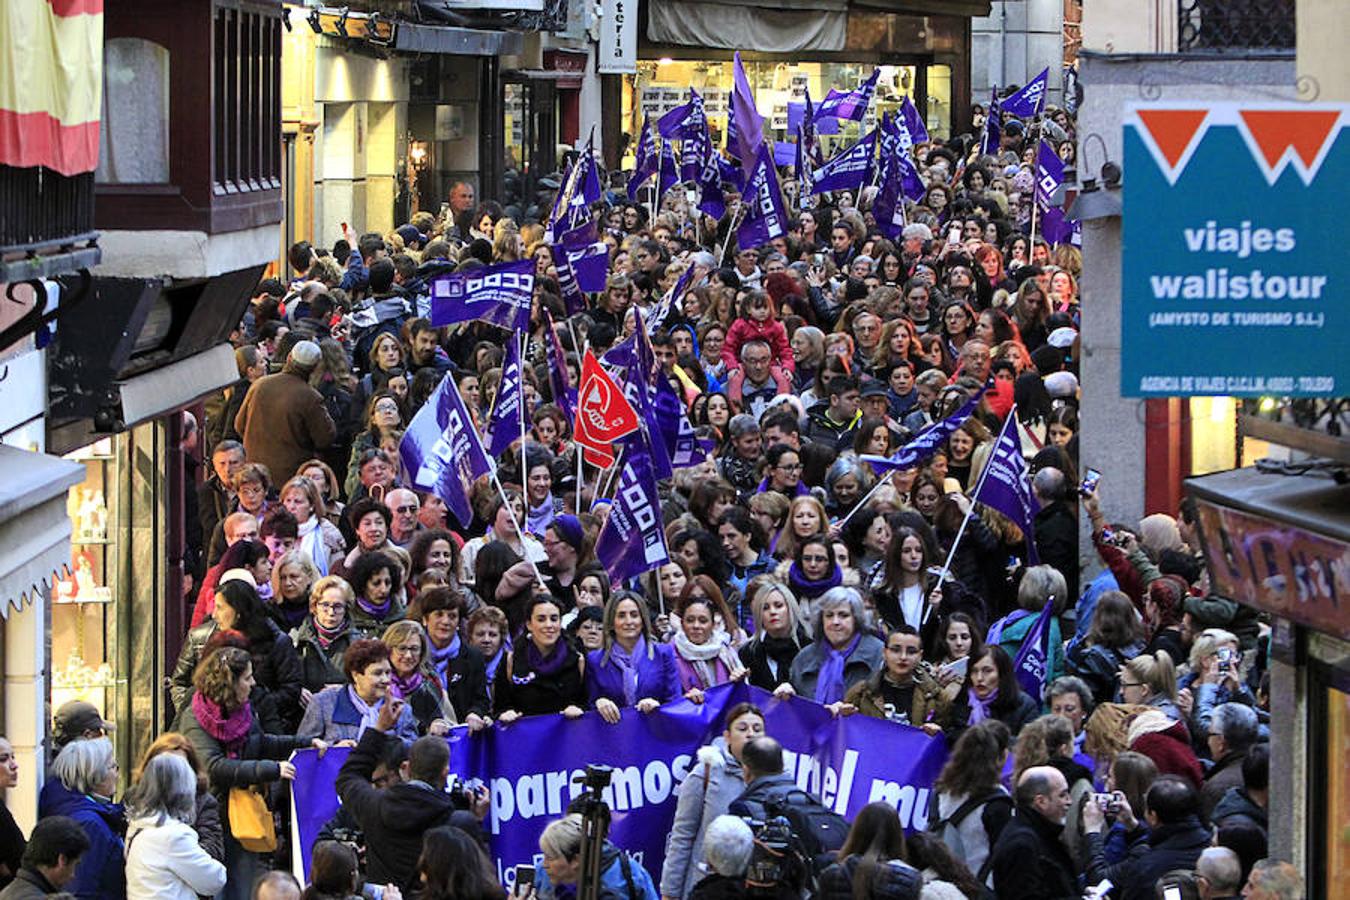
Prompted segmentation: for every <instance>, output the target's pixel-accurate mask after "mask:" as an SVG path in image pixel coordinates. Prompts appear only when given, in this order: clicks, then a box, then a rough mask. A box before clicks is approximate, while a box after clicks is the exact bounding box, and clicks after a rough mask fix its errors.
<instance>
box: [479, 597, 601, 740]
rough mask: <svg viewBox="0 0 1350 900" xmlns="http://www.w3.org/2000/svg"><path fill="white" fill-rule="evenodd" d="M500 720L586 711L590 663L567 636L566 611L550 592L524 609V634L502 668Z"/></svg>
mask: <svg viewBox="0 0 1350 900" xmlns="http://www.w3.org/2000/svg"><path fill="white" fill-rule="evenodd" d="M496 701H497V709H498V713H497V721H499V722H500V723H502V724H503V725H509V724H511V723H512V722H514V721H516V720H517V719H519V718H520V717H521V716H544V715H549V714H551V713H562V714H563V716H564V717H565V718H568V719H575V718H578V717H580V716H581V714H582V713H583V712H585V709H586V702H587V697H586V660H585V659H584V658H583V657H582V656H581V654H579V653H577V651H576V650H574V649H573V648H572V646H571V645H570V644H569V643H568V642H567V641H566V640H565V639H564V638H563V628H562V607H561V605H559V603H558V600H557V599H556V598H555V597H552V596H550V595H548V594H535V595H534V596H533V597H531V598H530V600H529V602H528V603H527V604H526V605H525V634H524V636H523V639H518V640H517V641H516V645H515V648H514V649H512V650H511V651H510V652H509V653H507V654H506V656H505V658H504V659H503V660H502V664H501V665H500V666H498V667H497V681H496Z"/></svg>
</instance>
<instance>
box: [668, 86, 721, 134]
mask: <svg viewBox="0 0 1350 900" xmlns="http://www.w3.org/2000/svg"><path fill="white" fill-rule="evenodd" d="M707 127H708V120H707V118H706V117H705V116H704V114H703V98H702V97H701V96H699V92H698V91H696V90H694V89H693V88H692V87H691V88H690V89H689V102H688V103H685V104H683V105H681V106H677V107H675V108H674V109H672V110H671V111H670V112H668V113H666V114H665V115H664V116H662V117H661V118H660V119H658V120H657V122H656V132H657V134H659V135H661V137H663V138H666V139H668V140H669V139H676V140H681V141H684V140H688V139H689V138H691V137H693V136H695V135H697V134H698V133H699V132H700V131H706V130H707Z"/></svg>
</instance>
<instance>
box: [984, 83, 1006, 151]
mask: <svg viewBox="0 0 1350 900" xmlns="http://www.w3.org/2000/svg"><path fill="white" fill-rule="evenodd" d="M1002 119H1003V113H1002V112H1001V111H1000V107H999V105H998V90H997V89H995V90H994V94H993V97H992V98H991V99H990V100H989V112H988V113H987V114H986V115H985V117H984V129H983V130H982V131H981V132H980V154H981V155H983V156H993V155H994V154H996V153H998V148H999V144H1000V142H1001V141H1002V139H1003V122H1002Z"/></svg>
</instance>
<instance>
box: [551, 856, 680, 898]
mask: <svg viewBox="0 0 1350 900" xmlns="http://www.w3.org/2000/svg"><path fill="white" fill-rule="evenodd" d="M625 863H626V864H625ZM535 889H536V890H537V891H538V893H539V900H563V898H567V897H575V896H576V889H575V885H555V884H553V883H551V882H550V881H549V878H548V871H547V870H546V869H544V867H543V866H540V867H539V869H538V871H537V872H536V874H535ZM597 900H660V897H659V896H658V895H657V893H656V886H655V885H654V884H652V876H651V875H649V874H647V870H646V869H644V868H643V867H642V864H641V863H639V862H638V861H637V860H635V859H633V858H632V857H630V856H628V854H626V853H624V851H622V850H620V849H619V848H618V847H616V846H614V845H613V844H611V843H610V842H609V841H605V843H604V845H603V847H602V849H601V850H600V890H599V892H598V894H597Z"/></svg>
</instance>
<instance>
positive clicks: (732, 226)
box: [717, 197, 746, 269]
mask: <svg viewBox="0 0 1350 900" xmlns="http://www.w3.org/2000/svg"><path fill="white" fill-rule="evenodd" d="M745 208H746V207H745V198H744V197H742V198H741V202H740V205H739V206H737V207H736V212H735V213H733V214H732V216H731V222H730V223H728V225H727V236H726V239H725V240H723V241H722V252H721V253H719V254H717V267H718V268H719V269H720V268H721V267H722V266H723V265H725V264H726V258H727V247H728V246H730V245H731V236H732V235H733V234H735V233H736V220H737V219H739V218H741V213H743V212H745Z"/></svg>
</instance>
